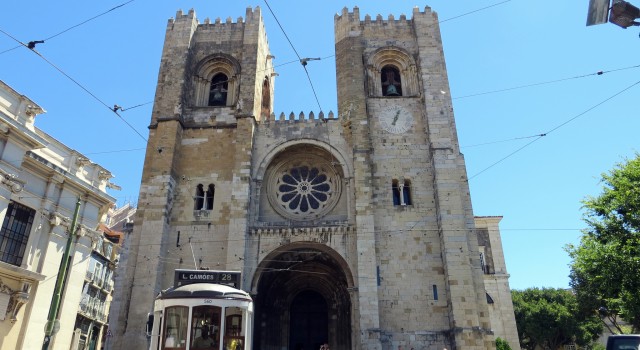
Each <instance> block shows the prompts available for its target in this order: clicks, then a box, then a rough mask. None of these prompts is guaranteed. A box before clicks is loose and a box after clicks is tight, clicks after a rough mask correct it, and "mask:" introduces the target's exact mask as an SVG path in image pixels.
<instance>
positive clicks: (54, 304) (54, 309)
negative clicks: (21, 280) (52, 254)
mask: <svg viewBox="0 0 640 350" xmlns="http://www.w3.org/2000/svg"><path fill="white" fill-rule="evenodd" d="M80 203H81V202H80V197H78V201H77V202H76V209H75V211H74V213H73V220H71V227H70V228H69V237H68V238H67V245H66V246H65V248H64V253H63V254H62V263H61V264H60V271H58V279H57V280H56V287H55V289H54V292H53V298H52V299H51V307H50V308H49V318H48V319H47V323H46V325H45V326H44V341H43V342H42V350H48V349H49V343H51V337H52V336H53V335H54V334H55V333H57V332H58V330H59V328H60V320H58V319H57V318H58V312H59V311H60V299H61V296H62V292H63V287H64V286H63V285H62V284H63V282H64V280H65V277H66V276H67V266H68V265H69V256H70V255H71V254H70V252H71V242H72V240H73V235H74V234H75V232H76V224H77V223H78V214H79V213H80Z"/></svg>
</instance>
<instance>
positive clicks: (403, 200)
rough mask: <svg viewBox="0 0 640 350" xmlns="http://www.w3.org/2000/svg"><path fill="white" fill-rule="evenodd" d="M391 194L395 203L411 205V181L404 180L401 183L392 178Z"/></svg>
mask: <svg viewBox="0 0 640 350" xmlns="http://www.w3.org/2000/svg"><path fill="white" fill-rule="evenodd" d="M391 195H392V197H393V205H411V181H409V180H404V182H402V183H401V182H400V181H398V180H396V179H393V180H391Z"/></svg>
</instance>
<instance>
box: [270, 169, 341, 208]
mask: <svg viewBox="0 0 640 350" xmlns="http://www.w3.org/2000/svg"><path fill="white" fill-rule="evenodd" d="M332 187H333V186H332V183H331V179H330V178H329V176H327V174H325V173H324V172H322V171H321V170H319V169H318V168H316V167H309V166H306V165H305V166H299V167H293V168H291V169H289V170H288V171H287V172H285V173H283V174H281V175H280V176H279V178H278V179H277V191H276V197H277V198H278V202H280V205H281V206H282V207H284V208H285V209H287V211H289V212H292V213H295V214H301V215H305V214H313V213H316V212H318V211H319V210H321V209H322V208H323V207H324V206H325V205H326V203H327V201H328V200H329V198H330V197H331V192H332Z"/></svg>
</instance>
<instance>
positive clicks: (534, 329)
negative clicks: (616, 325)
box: [511, 288, 602, 350]
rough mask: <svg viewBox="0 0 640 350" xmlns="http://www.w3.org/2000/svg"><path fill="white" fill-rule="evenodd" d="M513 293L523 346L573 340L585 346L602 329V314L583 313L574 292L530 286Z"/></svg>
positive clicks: (559, 344)
mask: <svg viewBox="0 0 640 350" xmlns="http://www.w3.org/2000/svg"><path fill="white" fill-rule="evenodd" d="M511 296H512V298H513V307H514V311H515V316H516V324H517V326H518V337H519V338H520V346H521V347H522V348H523V349H530V350H533V349H535V348H536V346H540V347H544V346H548V347H549V348H551V349H557V348H558V347H559V346H562V345H566V344H571V343H576V344H578V345H580V346H585V345H587V344H590V343H591V342H593V341H594V340H595V339H597V338H598V336H599V335H600V333H601V332H602V324H601V322H600V320H599V318H598V317H596V316H595V315H585V314H582V313H580V312H579V307H578V301H577V299H576V296H575V295H574V294H573V293H572V292H571V291H568V290H564V289H553V288H542V289H538V288H529V289H526V290H524V291H518V290H513V291H512V292H511Z"/></svg>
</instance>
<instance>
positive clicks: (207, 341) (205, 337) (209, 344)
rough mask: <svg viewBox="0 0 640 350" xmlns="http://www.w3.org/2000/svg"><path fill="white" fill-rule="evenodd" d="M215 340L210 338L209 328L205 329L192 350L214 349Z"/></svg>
mask: <svg viewBox="0 0 640 350" xmlns="http://www.w3.org/2000/svg"><path fill="white" fill-rule="evenodd" d="M214 346H215V340H214V339H213V338H212V337H210V336H209V327H203V328H202V331H201V334H200V336H199V337H197V338H196V339H195V340H194V341H193V345H192V346H191V348H192V349H209V348H211V349H213V347H214Z"/></svg>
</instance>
